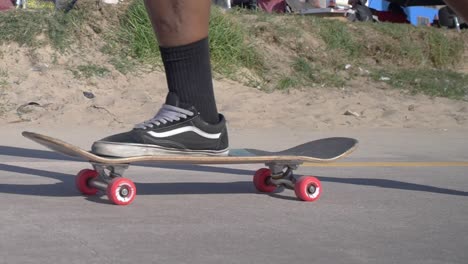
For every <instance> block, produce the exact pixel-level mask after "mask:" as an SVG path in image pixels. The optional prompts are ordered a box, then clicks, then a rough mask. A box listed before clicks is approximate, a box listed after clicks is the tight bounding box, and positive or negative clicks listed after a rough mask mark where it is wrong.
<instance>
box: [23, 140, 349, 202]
mask: <svg viewBox="0 0 468 264" xmlns="http://www.w3.org/2000/svg"><path fill="white" fill-rule="evenodd" d="M22 135H23V136H24V137H26V138H28V139H31V140H32V141H35V142H36V143H39V144H41V145H43V146H45V147H47V148H49V149H51V150H53V151H56V152H59V153H61V154H64V155H67V156H72V157H77V158H79V159H81V160H84V161H88V162H90V163H91V164H92V166H93V169H84V170H81V171H80V172H79V173H78V174H77V175H76V177H75V184H76V187H77V188H78V190H79V191H80V192H81V193H82V194H84V195H96V194H97V193H98V192H99V191H103V192H105V193H106V194H107V197H108V198H109V200H110V201H111V202H112V203H114V204H117V205H128V204H131V203H132V202H133V200H134V199H135V197H136V187H135V184H134V183H133V182H132V181H131V180H130V179H128V178H124V177H123V173H124V171H125V170H126V169H127V168H128V167H129V165H130V164H132V163H139V162H152V163H160V164H248V163H260V164H261V163H263V164H265V166H266V167H267V168H261V169H259V170H257V171H256V172H255V174H254V176H253V184H254V186H255V188H256V189H257V190H258V191H259V192H264V193H271V192H274V191H275V190H276V188H277V187H279V186H284V187H285V188H288V189H292V190H294V191H295V194H296V196H297V198H299V199H300V200H302V201H315V200H317V199H318V198H319V197H320V194H321V193H322V188H321V184H320V181H319V180H318V179H317V178H316V177H313V176H301V177H296V176H295V175H293V171H294V170H296V169H298V168H299V166H300V165H301V164H302V163H304V162H332V161H335V160H337V159H340V158H343V157H345V156H347V155H348V154H350V153H351V152H352V151H354V150H355V149H356V148H357V146H358V141H357V140H356V139H353V138H345V137H331V138H323V139H318V140H314V141H310V142H307V143H304V144H301V145H298V146H295V147H292V148H289V149H286V150H283V151H276V152H270V151H264V150H258V149H248V148H246V149H231V150H230V151H229V155H228V156H195V155H164V156H137V157H128V158H115V157H103V156H98V155H96V154H93V153H92V152H90V151H86V150H83V149H81V148H79V147H77V146H74V145H72V144H69V143H67V142H64V141H62V140H59V139H56V138H53V137H49V136H45V135H41V134H37V133H33V132H27V131H24V132H23V133H22Z"/></svg>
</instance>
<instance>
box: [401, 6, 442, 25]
mask: <svg viewBox="0 0 468 264" xmlns="http://www.w3.org/2000/svg"><path fill="white" fill-rule="evenodd" d="M405 12H406V14H407V15H408V20H409V21H410V22H411V24H413V25H415V26H420V25H421V24H424V21H428V22H429V23H432V22H433V21H434V18H435V16H436V15H437V14H438V13H439V9H437V8H436V7H424V6H409V7H407V8H405Z"/></svg>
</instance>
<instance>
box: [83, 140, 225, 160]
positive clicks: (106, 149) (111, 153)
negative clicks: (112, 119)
mask: <svg viewBox="0 0 468 264" xmlns="http://www.w3.org/2000/svg"><path fill="white" fill-rule="evenodd" d="M91 152H92V153H94V154H96V155H99V156H108V157H121V158H128V157H138V156H163V155H187V156H228V155H229V150H228V149H223V150H186V149H183V150H180V149H171V148H163V147H160V146H155V145H145V144H119V143H112V142H99V141H97V142H95V143H94V144H93V146H92V150H91Z"/></svg>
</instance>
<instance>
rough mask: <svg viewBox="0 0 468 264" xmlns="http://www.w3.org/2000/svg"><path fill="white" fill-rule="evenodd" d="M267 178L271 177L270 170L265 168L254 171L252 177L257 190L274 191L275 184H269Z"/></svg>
mask: <svg viewBox="0 0 468 264" xmlns="http://www.w3.org/2000/svg"><path fill="white" fill-rule="evenodd" d="M269 179H271V171H270V170H269V169H266V168H262V169H259V170H258V171H257V172H255V175H254V177H253V183H254V185H255V188H256V189H257V190H258V191H259V192H265V193H271V192H274V191H275V190H276V185H272V184H270V183H269Z"/></svg>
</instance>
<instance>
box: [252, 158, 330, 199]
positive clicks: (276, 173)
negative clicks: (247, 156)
mask: <svg viewBox="0 0 468 264" xmlns="http://www.w3.org/2000/svg"><path fill="white" fill-rule="evenodd" d="M302 163H303V162H299V161H291V162H281V163H278V162H270V163H265V165H266V166H268V169H267V168H263V169H259V170H258V171H257V172H256V173H255V175H254V177H253V182H254V185H255V188H256V189H257V190H258V191H260V192H266V193H272V192H274V191H275V190H276V188H277V187H278V186H284V187H285V188H287V189H291V190H294V192H295V193H296V196H297V198H299V199H300V200H303V201H315V200H317V199H318V198H319V197H320V194H321V193H322V187H321V183H320V181H319V180H318V179H317V178H316V177H313V176H301V177H299V178H296V177H295V176H294V174H293V171H294V170H296V169H298V168H299V166H300V165H301V164H302Z"/></svg>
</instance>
